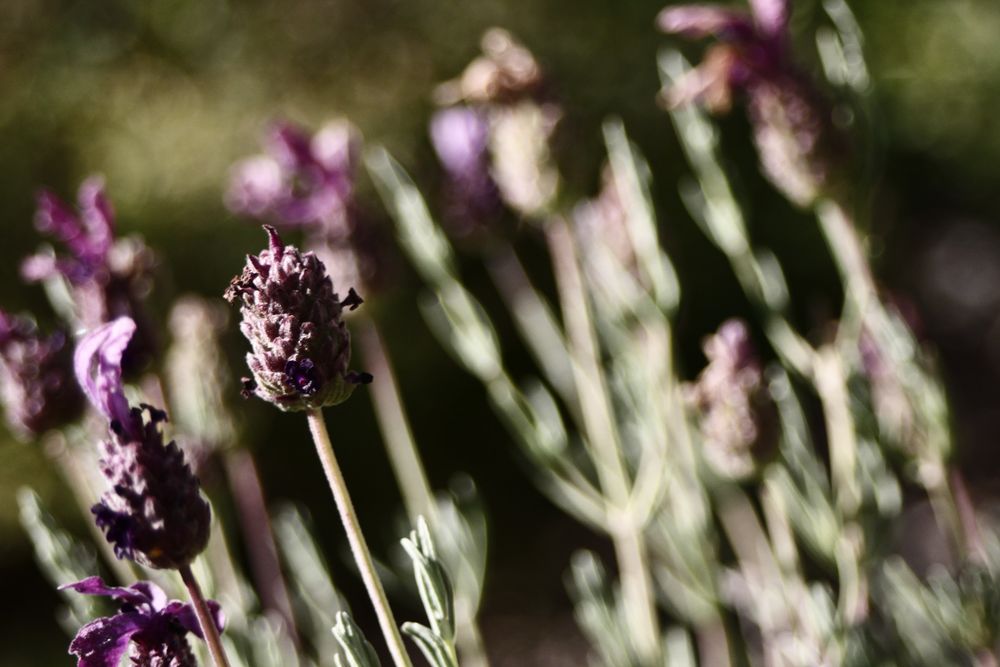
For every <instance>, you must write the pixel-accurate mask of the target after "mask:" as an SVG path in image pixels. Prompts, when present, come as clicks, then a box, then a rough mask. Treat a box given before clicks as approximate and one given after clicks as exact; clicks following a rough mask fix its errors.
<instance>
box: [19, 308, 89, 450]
mask: <svg viewBox="0 0 1000 667" xmlns="http://www.w3.org/2000/svg"><path fill="white" fill-rule="evenodd" d="M0 402H2V403H3V408H4V416H5V417H6V419H7V424H8V425H9V426H10V428H11V430H12V431H13V432H14V434H15V435H17V436H18V437H20V438H22V439H24V440H30V439H32V438H35V437H37V436H38V435H41V434H42V433H44V432H45V431H48V430H49V429H53V428H59V427H60V426H64V425H65V424H68V423H69V422H71V421H73V420H74V419H76V418H77V417H78V416H80V413H81V412H82V411H83V405H84V403H83V394H82V393H80V388H79V387H78V386H77V384H76V382H75V381H74V380H73V360H72V351H71V348H70V346H69V345H68V341H67V340H66V336H65V334H63V333H62V332H56V333H53V334H51V335H50V336H42V334H41V333H40V332H39V331H38V327H37V326H36V325H35V323H34V322H33V321H32V320H30V319H28V318H25V317H16V316H13V315H10V314H8V313H5V312H3V311H2V310H0Z"/></svg>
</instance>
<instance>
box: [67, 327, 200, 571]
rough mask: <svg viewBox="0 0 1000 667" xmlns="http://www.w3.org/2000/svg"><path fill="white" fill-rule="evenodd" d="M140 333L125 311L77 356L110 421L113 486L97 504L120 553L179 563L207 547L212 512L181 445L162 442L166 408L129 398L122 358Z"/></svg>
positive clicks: (82, 378)
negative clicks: (136, 404) (135, 403)
mask: <svg viewBox="0 0 1000 667" xmlns="http://www.w3.org/2000/svg"><path fill="white" fill-rule="evenodd" d="M134 332H135V323H134V322H132V321H131V320H129V319H128V318H119V319H117V320H115V321H114V322H110V323H108V324H106V325H104V326H102V327H99V328H98V329H96V330H94V331H92V332H91V333H89V334H87V335H86V336H84V338H83V340H81V341H80V344H79V345H78V346H77V350H76V354H75V358H74V366H75V368H76V372H77V379H78V381H79V383H80V386H82V387H83V389H84V392H85V393H86V395H87V397H88V398H89V399H90V401H91V403H93V405H94V407H95V408H96V409H97V410H98V411H100V412H101V414H103V415H104V416H105V417H106V418H107V419H108V421H109V423H110V424H109V425H110V429H109V430H110V437H109V439H108V440H106V441H105V442H104V443H103V445H102V449H103V451H102V458H101V472H102V473H103V474H104V476H105V478H106V479H107V480H108V483H109V489H108V490H107V491H106V492H105V493H104V495H103V496H102V498H101V501H100V502H99V503H98V504H96V505H94V507H93V508H92V510H91V511H92V512H93V513H94V516H95V518H96V520H97V525H98V526H99V527H100V528H101V529H102V530H103V531H104V533H105V535H106V536H107V538H108V541H109V542H111V543H112V544H113V545H114V548H115V555H117V556H118V557H119V558H128V559H130V560H134V561H136V562H138V563H140V564H142V565H145V566H147V567H153V568H172V569H178V568H180V567H183V566H185V565H187V564H188V563H190V562H191V561H192V560H193V559H194V558H195V557H196V556H197V555H198V554H199V553H201V551H202V550H203V549H204V548H205V545H206V543H207V542H208V531H209V523H210V519H211V512H210V510H209V506H208V503H206V502H205V501H204V500H203V499H202V497H201V493H200V485H199V484H198V479H197V478H196V477H195V476H194V474H193V473H192V472H191V468H190V467H189V466H188V464H187V462H186V461H185V459H184V455H183V453H182V452H181V450H180V448H179V447H178V446H177V444H176V443H175V442H169V443H166V444H165V443H164V442H163V432H162V430H161V428H160V424H162V423H163V422H164V421H166V419H167V415H166V413H164V412H163V411H162V410H157V409H156V408H153V407H151V406H148V405H142V406H141V407H140V408H130V407H129V405H128V401H127V400H126V398H125V393H124V387H123V385H122V371H121V360H122V355H123V354H124V351H125V348H126V347H127V346H128V343H129V338H130V337H131V335H132V334H133V333H134Z"/></svg>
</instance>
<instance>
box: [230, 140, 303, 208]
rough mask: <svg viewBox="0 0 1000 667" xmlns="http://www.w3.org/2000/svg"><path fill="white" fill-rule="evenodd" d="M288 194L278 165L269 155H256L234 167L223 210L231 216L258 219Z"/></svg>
mask: <svg viewBox="0 0 1000 667" xmlns="http://www.w3.org/2000/svg"><path fill="white" fill-rule="evenodd" d="M290 194H291V192H290V188H289V187H288V185H287V184H286V182H285V174H284V172H283V170H282V168H281V165H280V164H278V161H277V160H275V159H274V158H272V157H270V156H269V155H257V156H255V157H251V158H247V159H246V160H243V161H241V162H238V163H236V165H234V166H233V168H232V171H231V176H230V180H229V188H228V189H227V190H226V206H227V207H228V208H229V210H231V211H233V212H234V213H240V214H243V215H250V216H254V217H260V216H264V215H267V214H268V213H269V212H270V211H271V210H272V209H273V208H274V207H275V206H276V205H277V204H278V203H279V202H281V201H282V200H284V199H285V198H287V197H288V196H289V195H290Z"/></svg>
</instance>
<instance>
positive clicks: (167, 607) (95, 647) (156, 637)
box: [59, 577, 225, 667]
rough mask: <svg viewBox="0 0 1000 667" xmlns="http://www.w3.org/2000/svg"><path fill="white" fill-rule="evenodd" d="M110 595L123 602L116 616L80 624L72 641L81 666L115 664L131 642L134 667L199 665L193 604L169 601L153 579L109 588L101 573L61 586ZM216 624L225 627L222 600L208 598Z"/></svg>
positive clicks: (110, 666) (71, 647)
mask: <svg viewBox="0 0 1000 667" xmlns="http://www.w3.org/2000/svg"><path fill="white" fill-rule="evenodd" d="M67 589H70V590H74V591H76V592H77V593H83V594H84V595H101V596H105V597H110V598H111V599H113V600H115V601H116V602H118V603H119V605H120V609H119V611H118V613H117V614H115V615H114V616H107V617H105V618H98V619H96V620H94V621H91V622H90V623H88V624H87V625H85V626H83V627H82V628H80V631H79V632H78V633H77V634H76V637H74V639H73V641H72V643H70V645H69V652H70V653H71V654H72V655H75V656H76V657H77V659H78V660H77V663H76V664H77V667H117V665H118V663H119V662H120V661H121V659H122V657H123V656H124V655H125V652H126V651H128V647H129V644H130V643H131V644H132V646H133V651H132V656H131V659H132V663H131V664H132V665H134V666H135V667H197V665H198V663H197V661H196V660H195V658H194V655H193V654H192V653H191V646H190V645H189V644H188V641H187V633H189V632H190V633H193V634H194V635H195V636H197V637H202V634H201V627H200V625H199V623H198V618H197V616H196V615H195V612H194V608H193V607H192V606H191V605H190V604H186V603H183V602H180V601H178V600H169V601H168V600H167V595H166V593H164V592H163V590H162V589H161V588H160V587H159V586H157V585H156V584H154V583H153V582H151V581H139V582H137V583H134V584H132V585H131V586H129V587H127V588H125V587H118V586H107V585H105V583H104V582H103V581H102V580H101V578H100V577H89V578H87V579H84V580H82V581H78V582H76V583H73V584H66V585H65V586H61V587H60V588H59V590H67ZM208 608H209V611H210V612H211V614H212V617H213V620H214V621H215V624H216V627H218V629H219V631H220V632H221V631H222V627H223V625H224V624H225V617H224V615H223V613H222V610H221V608H220V607H219V604H218V603H217V602H215V601H214V600H209V601H208Z"/></svg>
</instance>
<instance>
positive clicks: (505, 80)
mask: <svg viewBox="0 0 1000 667" xmlns="http://www.w3.org/2000/svg"><path fill="white" fill-rule="evenodd" d="M480 46H481V48H482V51H483V53H482V55H481V56H479V57H478V58H476V59H475V60H473V61H472V62H471V63H469V64H468V65H467V66H466V68H465V71H464V72H462V74H461V76H459V78H457V79H455V80H452V81H448V82H446V83H443V84H441V85H440V86H438V88H437V90H436V91H435V98H436V100H437V101H438V103H439V104H442V105H450V104H456V103H458V102H461V101H465V102H471V103H474V104H482V103H501V104H508V103H510V102H514V101H517V100H520V99H525V98H533V97H537V95H538V93H539V91H540V90H541V87H542V83H543V79H542V69H541V67H539V66H538V62H537V61H536V60H535V57H534V56H533V55H532V54H531V51H529V50H528V49H526V48H525V47H524V46H523V45H521V44H520V43H519V42H518V41H517V40H515V39H514V38H513V36H511V34H510V33H509V32H507V31H506V30H503V29H501V28H490V29H489V30H487V31H486V32H485V33H483V37H482V40H481V41H480Z"/></svg>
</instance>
